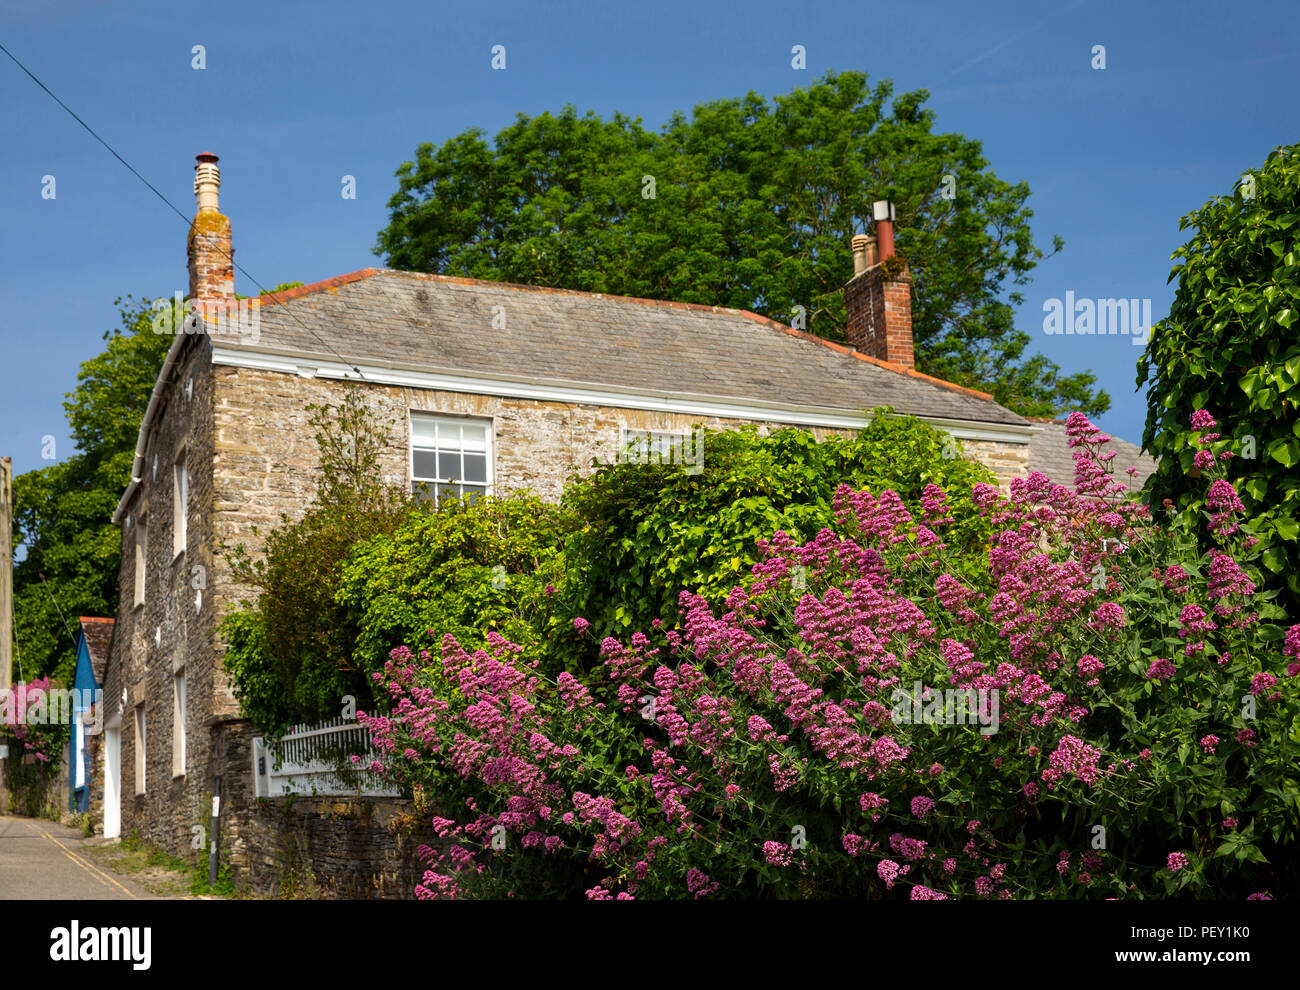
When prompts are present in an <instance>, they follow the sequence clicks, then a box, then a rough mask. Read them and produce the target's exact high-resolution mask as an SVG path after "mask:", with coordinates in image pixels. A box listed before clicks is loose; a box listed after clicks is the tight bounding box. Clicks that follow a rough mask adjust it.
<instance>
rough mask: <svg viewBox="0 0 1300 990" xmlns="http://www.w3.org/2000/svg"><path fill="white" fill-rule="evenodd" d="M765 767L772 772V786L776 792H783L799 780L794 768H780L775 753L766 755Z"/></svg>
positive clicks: (797, 772) (779, 762)
mask: <svg viewBox="0 0 1300 990" xmlns="http://www.w3.org/2000/svg"><path fill="white" fill-rule="evenodd" d="M767 767H768V769H769V770H771V771H772V781H773V785H772V786H773V787H774V788H775V789H776V790H778V791H783V790H785V789H786V788H787V787H790V786H791V785H792V784H794V783H795V782H796V781H797V780H798V779H799V771H798V770H797V769H795V768H794V767H783V766H781V761H780V759H779V758H778V757H777V755H776V754H775V753H770V754H769V755H768V757H767Z"/></svg>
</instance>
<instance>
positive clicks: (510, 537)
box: [335, 494, 566, 672]
mask: <svg viewBox="0 0 1300 990" xmlns="http://www.w3.org/2000/svg"><path fill="white" fill-rule="evenodd" d="M565 529H566V526H565V522H564V519H563V518H562V516H561V513H560V512H559V510H558V509H557V508H556V507H555V506H552V505H547V504H546V503H545V502H542V501H540V500H539V499H537V498H534V497H532V496H530V495H525V494H519V495H514V496H511V497H508V498H487V499H481V500H479V501H477V502H475V503H472V504H470V503H464V502H454V501H453V502H445V503H443V507H442V508H440V509H439V510H438V511H414V512H412V513H410V514H409V515H407V516H406V517H405V518H404V519H403V520H402V521H401V522H400V523H399V524H398V525H397V526H396V528H394V530H393V531H392V532H391V533H385V534H382V535H379V536H375V537H372V538H371V539H368V540H364V541H362V542H360V543H358V544H357V545H356V546H354V547H353V550H352V552H351V554H350V555H349V556H348V558H347V560H346V561H345V563H344V565H343V571H342V579H341V581H340V583H339V588H338V592H337V594H336V596H335V602H336V603H337V605H338V606H340V607H341V608H342V609H344V610H345V612H346V614H347V617H348V618H347V623H348V625H349V627H350V628H355V629H356V630H357V634H356V640H355V650H354V659H355V665H356V666H357V667H358V668H360V669H363V670H366V671H367V672H371V671H375V670H379V669H381V668H382V667H383V664H384V661H385V659H386V658H387V657H388V656H389V654H390V653H391V652H392V650H393V648H394V647H396V646H399V645H401V644H402V643H414V642H419V641H422V640H424V638H425V637H426V635H427V634H428V633H429V632H430V631H432V632H433V634H434V635H435V636H436V637H438V638H439V639H440V638H441V637H442V636H443V635H445V634H451V635H453V636H455V637H456V638H457V639H458V640H459V641H461V642H462V643H465V644H466V645H467V646H469V648H470V649H476V648H478V647H479V646H481V645H484V644H485V643H486V639H485V637H486V634H487V633H488V632H491V631H495V632H499V633H501V634H503V635H506V636H508V637H510V638H511V639H513V640H514V641H516V642H519V643H525V644H527V645H528V646H529V647H530V648H532V649H536V650H539V651H540V647H541V645H542V640H541V637H540V636H538V635H537V634H536V630H537V629H538V628H539V625H538V623H539V621H541V616H542V615H543V614H544V613H546V612H547V611H548V607H547V605H546V597H547V596H546V589H547V587H548V586H550V583H551V582H552V581H555V582H559V581H560V580H561V578H562V576H563V573H564V571H563V564H562V561H561V558H560V549H561V547H562V545H563V539H564V532H565ZM530 655H531V654H530Z"/></svg>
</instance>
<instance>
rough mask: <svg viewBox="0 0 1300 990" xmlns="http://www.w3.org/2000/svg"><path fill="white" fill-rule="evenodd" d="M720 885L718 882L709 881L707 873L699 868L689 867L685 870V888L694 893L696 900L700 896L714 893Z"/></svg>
mask: <svg viewBox="0 0 1300 990" xmlns="http://www.w3.org/2000/svg"><path fill="white" fill-rule="evenodd" d="M720 886H722V885H721V884H720V883H718V882H717V881H710V880H709V877H708V874H706V873H704V872H702V871H700V870H697V869H695V868H691V869H689V870H687V871H686V890H687V892H688V893H691V894H694V895H695V900H697V901H698V900H699V899H700V898H701V897H708V896H709V895H710V894H713V893H716V892H717V890H718V888H719V887H720Z"/></svg>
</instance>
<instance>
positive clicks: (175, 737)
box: [172, 666, 187, 780]
mask: <svg viewBox="0 0 1300 990" xmlns="http://www.w3.org/2000/svg"><path fill="white" fill-rule="evenodd" d="M186 723H187V716H186V698H185V668H184V667H183V666H182V667H180V668H178V669H177V670H176V671H175V672H174V673H173V674H172V779H173V780H174V779H176V778H177V777H184V776H185V756H186V752H185V743H186V735H187V732H186V729H187V724H186Z"/></svg>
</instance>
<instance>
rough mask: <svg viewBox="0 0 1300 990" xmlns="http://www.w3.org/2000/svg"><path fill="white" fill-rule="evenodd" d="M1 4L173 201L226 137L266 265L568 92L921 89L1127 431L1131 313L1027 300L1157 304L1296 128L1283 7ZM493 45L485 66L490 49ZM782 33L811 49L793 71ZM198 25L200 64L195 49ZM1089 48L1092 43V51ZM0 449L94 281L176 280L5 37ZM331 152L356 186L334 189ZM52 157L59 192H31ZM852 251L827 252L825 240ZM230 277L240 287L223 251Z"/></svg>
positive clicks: (582, 106)
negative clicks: (1096, 312)
mask: <svg viewBox="0 0 1300 990" xmlns="http://www.w3.org/2000/svg"><path fill="white" fill-rule="evenodd" d="M801 7H802V5H800V4H792V3H788V2H781V3H773V2H767V0H751V2H749V3H747V4H745V5H743V6H742V5H740V4H710V3H702V2H698V0H697V2H691V3H679V2H670V0H663V2H656V3H653V4H641V3H637V4H628V3H608V2H607V3H603V4H597V3H566V2H548V3H545V4H536V3H514V2H508V0H496V2H493V3H491V4H470V5H466V4H440V3H428V2H422V3H382V2H377V3H371V4H354V3H338V2H331V0H313V2H311V3H298V2H283V3H274V4H270V5H267V4H264V3H258V4H254V3H245V2H231V0H227V2H223V3H220V4H212V3H207V4H197V3H185V2H180V3H178V2H174V0H169V2H165V3H164V2H152V0H151V2H132V3H126V2H103V0H95V2H93V3H60V2H48V3H41V4H33V3H31V2H30V0H20V2H12V0H2V2H0V43H3V44H4V45H5V46H6V47H7V48H9V49H10V50H11V51H12V52H13V53H14V54H15V55H16V56H17V57H18V58H20V59H22V60H23V61H24V62H25V63H26V65H27V67H28V68H29V69H31V70H32V71H33V72H34V73H35V74H36V75H37V76H38V77H40V78H41V79H42V81H44V82H45V84H46V85H47V86H49V87H50V88H51V89H52V90H53V91H54V92H55V93H56V94H58V95H59V96H60V98H62V99H63V101H64V102H65V103H67V104H68V105H69V106H70V107H71V108H72V109H73V110H74V111H76V112H77V113H78V114H79V115H80V116H81V117H82V118H83V119H84V120H85V121H86V122H87V123H89V124H90V125H91V126H92V127H93V128H95V129H96V130H97V131H98V132H99V134H100V135H101V136H102V137H103V138H104V139H105V140H106V141H108V143H109V144H111V145H113V146H114V148H116V149H117V151H118V152H119V153H120V154H122V155H123V157H125V158H126V160H127V161H129V162H131V164H132V165H134V166H135V168H136V169H138V170H139V171H140V172H141V173H142V174H143V175H144V176H145V177H146V178H148V179H149V180H150V181H151V182H152V183H153V184H154V185H155V186H157V188H158V189H159V190H161V191H162V192H163V193H164V195H166V196H167V197H168V198H169V199H170V200H171V201H172V202H173V203H175V204H176V206H178V207H179V208H180V209H181V210H182V211H183V212H184V213H185V214H186V216H187V217H188V216H189V215H191V214H192V212H193V205H194V199H193V192H192V185H191V184H192V181H193V166H194V155H195V154H196V153H197V152H199V151H203V150H212V151H215V152H216V153H217V154H218V155H220V156H221V168H222V193H221V204H222V211H223V212H224V213H225V214H226V215H228V216H229V217H230V218H231V221H232V225H233V230H234V244H235V250H236V260H237V261H238V263H239V264H240V265H241V266H242V267H243V268H245V269H247V270H248V271H249V272H250V273H252V275H253V276H254V277H255V278H257V280H258V281H259V282H261V283H262V284H264V285H266V286H268V287H269V286H271V285H274V284H276V283H278V282H283V281H290V280H294V281H303V282H313V281H317V280H320V279H325V278H329V277H332V276H334V275H339V274H343V273H345V272H350V271H354V270H356V269H358V268H363V267H366V266H368V265H373V264H378V263H379V260H378V259H377V258H376V257H375V256H374V255H373V254H372V250H371V249H372V247H373V245H374V242H375V234H376V232H377V231H378V230H379V229H380V228H381V227H382V226H384V225H385V223H386V221H387V211H386V209H385V203H386V202H387V200H388V197H389V196H390V195H391V194H392V193H393V191H394V190H395V188H396V180H395V179H394V177H393V172H394V170H395V169H396V168H397V166H398V165H399V164H401V163H402V162H403V161H405V160H407V159H408V158H410V157H412V155H413V152H414V149H415V147H416V145H417V144H419V143H420V142H424V141H430V142H434V143H438V142H441V141H444V140H446V139H447V138H450V137H452V136H454V135H456V134H458V133H460V132H461V131H463V130H465V129H466V128H469V127H473V126H477V127H481V128H483V129H485V130H486V131H487V132H488V134H489V135H493V134H495V133H496V132H497V131H498V130H500V129H501V128H502V127H504V126H506V125H508V124H509V123H510V122H511V121H512V120H513V118H514V116H515V114H516V113H519V112H523V113H526V114H530V115H532V114H538V113H541V112H543V111H546V110H551V111H558V110H560V109H561V108H562V107H563V106H564V105H565V104H566V103H573V104H574V105H575V106H576V107H577V108H578V110H579V111H580V112H582V111H586V110H587V109H592V110H595V111H596V112H597V113H598V114H600V115H602V116H608V115H610V114H612V113H613V112H614V111H622V112H624V113H627V114H629V115H631V116H634V117H640V118H641V119H642V120H643V122H644V123H645V124H646V126H648V127H652V128H656V129H657V128H658V127H659V126H661V125H662V124H663V123H664V121H666V120H667V118H668V117H669V115H670V114H671V113H672V112H673V111H674V110H678V109H681V110H685V111H689V110H690V108H691V107H693V106H694V105H695V104H697V103H699V102H703V101H706V100H712V99H719V98H724V97H732V96H741V95H743V94H745V93H746V92H748V91H750V90H753V91H756V92H758V93H760V94H763V95H765V96H768V97H771V96H774V95H776V94H779V93H784V92H788V91H789V90H790V89H792V88H794V87H796V86H802V85H808V84H810V83H811V82H812V81H813V80H815V79H816V78H817V77H818V76H820V75H821V74H822V73H823V72H824V71H826V70H827V69H836V70H845V69H855V70H859V71H865V72H867V73H868V74H869V75H870V76H871V77H872V78H873V79H880V78H888V79H892V80H893V81H894V83H895V86H896V91H899V92H902V91H908V90H914V89H928V90H929V91H930V93H931V98H930V102H929V106H930V107H931V108H932V109H933V110H934V111H935V113H936V115H937V121H936V128H937V129H938V130H941V131H956V132H959V133H962V134H965V135H966V136H968V137H972V138H975V139H978V140H980V141H981V142H982V143H983V146H984V153H985V156H986V158H987V159H988V160H989V162H990V164H991V166H992V168H993V170H994V171H995V172H996V173H997V174H998V175H999V177H1001V178H1002V179H1004V180H1007V181H1012V182H1015V181H1020V180H1024V181H1026V182H1028V184H1029V187H1030V189H1031V190H1032V194H1033V195H1032V197H1031V199H1030V206H1031V207H1032V208H1033V210H1034V214H1035V215H1034V220H1033V225H1034V231H1035V237H1036V240H1037V242H1038V243H1039V244H1040V246H1043V247H1048V246H1050V243H1051V238H1052V235H1053V234H1060V235H1061V236H1062V237H1063V238H1064V239H1065V242H1066V247H1065V250H1064V251H1063V252H1062V253H1061V254H1059V255H1057V256H1055V257H1053V258H1051V259H1050V260H1048V261H1045V262H1044V263H1042V264H1040V265H1039V267H1038V268H1037V269H1035V271H1034V274H1033V281H1032V282H1031V283H1030V284H1029V286H1027V287H1026V289H1025V290H1024V293H1025V297H1026V298H1025V304H1024V306H1023V307H1022V308H1021V310H1020V313H1019V317H1018V326H1020V327H1021V328H1023V329H1025V330H1027V331H1029V332H1030V333H1031V334H1032V335H1033V337H1034V345H1033V346H1034V347H1035V348H1036V349H1039V350H1041V351H1043V352H1044V353H1046V354H1048V355H1049V356H1050V357H1052V358H1053V359H1054V360H1056V361H1057V362H1058V363H1059V364H1061V366H1062V367H1063V369H1064V370H1065V371H1066V372H1073V371H1078V370H1083V369H1091V370H1093V371H1094V372H1096V373H1097V374H1098V376H1099V380H1100V383H1101V385H1102V386H1103V387H1105V388H1106V389H1107V391H1109V392H1110V393H1111V396H1112V398H1113V405H1112V409H1111V411H1110V412H1109V413H1108V414H1107V415H1106V416H1104V417H1102V419H1101V420H1100V424H1101V425H1102V427H1103V428H1105V429H1107V430H1109V431H1111V432H1112V433H1115V434H1116V435H1118V436H1122V437H1124V438H1126V439H1129V440H1133V441H1135V442H1136V441H1140V439H1141V433H1142V426H1143V422H1144V419H1145V400H1144V398H1143V397H1142V396H1141V395H1139V394H1137V393H1136V392H1135V391H1134V382H1135V371H1134V365H1135V362H1136V361H1137V358H1138V356H1139V354H1140V353H1141V348H1140V347H1135V346H1133V344H1132V341H1131V339H1130V338H1128V337H1124V336H1103V337H1086V336H1084V337H1063V336H1053V337H1048V336H1045V335H1044V333H1043V330H1042V322H1043V303H1044V300H1046V299H1049V298H1053V297H1055V298H1064V296H1065V293H1066V292H1067V291H1072V292H1074V293H1075V295H1076V297H1079V298H1085V297H1087V298H1107V297H1123V298H1139V299H1140V298H1149V299H1151V300H1152V311H1153V317H1154V318H1155V319H1157V320H1158V319H1160V318H1161V317H1162V316H1164V315H1165V313H1166V312H1167V310H1168V306H1169V303H1170V301H1171V299H1172V297H1173V286H1168V285H1166V279H1167V277H1168V275H1169V269H1170V265H1171V262H1170V260H1169V256H1170V254H1171V252H1172V251H1173V250H1174V249H1175V248H1176V247H1178V245H1180V244H1181V243H1183V241H1184V240H1186V235H1184V234H1181V233H1180V231H1179V229H1178V221H1179V218H1180V217H1182V216H1184V215H1185V214H1187V213H1189V212H1190V211H1191V210H1193V209H1195V208H1197V207H1199V206H1200V205H1201V204H1203V203H1204V202H1205V201H1206V200H1207V199H1208V198H1209V197H1210V196H1212V195H1217V194H1222V193H1227V192H1228V191H1229V190H1230V188H1231V186H1232V185H1233V183H1234V182H1235V181H1236V180H1237V178H1238V177H1239V176H1240V175H1241V173H1242V171H1243V170H1245V169H1247V168H1250V167H1253V166H1257V165H1259V164H1261V163H1262V162H1263V160H1264V158H1265V157H1266V156H1267V154H1268V153H1269V151H1271V150H1272V149H1273V148H1274V147H1276V146H1278V145H1282V144H1289V143H1292V142H1295V141H1297V140H1300V126H1298V124H1300V101H1297V100H1296V98H1295V91H1296V78H1297V62H1298V61H1300V55H1297V52H1300V45H1298V44H1297V41H1298V40H1300V38H1298V36H1300V28H1298V27H1297V20H1296V18H1295V17H1294V8H1293V5H1291V4H1286V3H1270V2H1261V3H1253V4H1251V5H1249V6H1248V7H1226V8H1225V7H1224V5H1223V4H1221V3H1207V2H1180V3H1165V2H1161V3H1133V2H1106V0H1098V2H1076V3H1072V4H1071V3H1045V4H1026V3H1005V2H985V3H981V4H972V3H969V2H926V3H903V4H880V3H871V2H866V0H859V2H853V3H848V2H832V3H820V4H817V5H816V8H815V9H813V10H806V9H800V8H801ZM497 44H501V45H505V46H506V51H507V69H506V71H504V72H499V71H498V72H494V71H492V69H491V68H490V65H489V62H490V51H491V48H492V46H493V45H497ZM795 44H801V45H804V46H805V48H806V50H807V63H808V65H807V69H806V71H796V70H794V69H792V68H791V64H790V61H791V59H790V50H791V47H792V46H793V45H795ZM194 45H203V46H204V47H205V50H206V68H205V69H203V70H202V71H196V70H195V69H193V68H192V67H191V62H192V57H193V56H192V54H191V51H192V48H193V46H194ZM1094 45H1104V46H1105V49H1106V68H1105V69H1104V70H1096V69H1093V68H1092V67H1091V62H1092V60H1093V55H1092V49H1093V46H1094ZM0 94H3V100H0V273H3V275H2V276H0V371H3V386H2V387H0V453H3V454H9V455H11V456H12V457H13V458H14V470H15V472H16V473H21V472H22V471H26V470H30V469H32V468H37V467H41V466H43V465H44V464H45V463H47V462H43V461H42V460H41V449H42V444H41V438H42V437H43V436H45V435H47V434H50V435H53V436H54V437H55V438H56V442H57V451H56V452H57V455H58V457H59V458H60V459H62V458H63V457H65V456H67V455H68V454H69V453H71V442H70V440H68V437H67V424H66V421H65V419H64V414H63V407H62V401H63V399H64V394H65V393H66V392H68V391H69V390H71V389H72V388H73V387H74V386H75V384H76V374H77V368H78V365H79V363H80V362H81V361H83V360H85V359H87V358H89V357H92V356H93V355H95V354H96V353H98V351H99V350H100V349H101V348H102V346H103V342H102V339H101V337H102V334H103V332H104V331H105V330H107V329H110V328H112V327H114V326H116V325H117V324H118V322H119V321H118V318H117V312H116V308H115V307H114V305H113V300H114V299H115V298H116V297H117V296H120V295H125V294H126V293H132V294H134V295H135V296H137V297H150V298H153V297H157V296H162V295H170V294H171V293H172V292H174V291H176V290H181V291H184V290H185V289H186V286H187V275H186V260H185V234H186V227H185V224H184V223H183V222H182V220H181V219H180V218H178V217H177V216H176V215H175V214H174V213H172V212H171V211H170V210H169V209H168V208H167V207H166V206H165V205H164V204H163V203H162V202H160V201H159V200H158V199H157V198H156V197H155V196H154V195H153V193H151V192H150V191H149V190H148V189H147V188H146V187H145V186H144V185H143V184H141V183H140V181H139V180H138V179H136V178H135V177H134V176H132V175H131V174H130V173H129V172H128V171H127V170H126V169H125V168H123V167H122V165H121V164H119V163H118V162H117V161H116V160H115V159H114V158H112V156H110V155H109V153H108V152H107V151H105V150H104V148H103V147H102V146H100V145H99V144H98V143H96V142H95V141H94V139H93V138H91V136H90V135H89V134H87V133H86V132H85V131H84V130H82V128H81V127H80V126H78V125H77V123H76V122H75V121H73V120H72V119H71V118H70V117H69V116H68V115H67V114H66V113H64V111H63V110H61V109H60V108H59V107H58V106H57V105H56V104H55V103H54V102H53V101H52V100H50V98H49V97H48V96H46V95H45V94H44V93H43V92H41V91H40V90H39V89H38V88H37V87H36V85H35V84H34V83H32V82H31V80H30V79H28V78H27V77H26V76H25V75H23V74H22V72H21V71H20V70H19V69H18V68H17V67H16V66H15V65H14V64H13V63H12V62H10V61H9V60H8V59H7V58H4V57H3V56H2V55H0ZM345 174H348V175H353V176H355V177H356V187H357V197H356V199H355V200H344V199H343V198H342V197H341V196H340V178H341V176H343V175H345ZM45 175H53V176H54V177H55V180H56V183H57V186H56V198H54V199H43V198H42V196H41V189H42V177H43V176H45ZM846 249H847V248H846ZM236 289H237V291H239V292H240V293H243V294H255V292H256V289H255V288H254V287H253V286H252V285H251V284H250V283H248V282H247V280H245V279H244V278H243V276H242V275H237V277H236Z"/></svg>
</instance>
